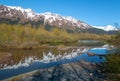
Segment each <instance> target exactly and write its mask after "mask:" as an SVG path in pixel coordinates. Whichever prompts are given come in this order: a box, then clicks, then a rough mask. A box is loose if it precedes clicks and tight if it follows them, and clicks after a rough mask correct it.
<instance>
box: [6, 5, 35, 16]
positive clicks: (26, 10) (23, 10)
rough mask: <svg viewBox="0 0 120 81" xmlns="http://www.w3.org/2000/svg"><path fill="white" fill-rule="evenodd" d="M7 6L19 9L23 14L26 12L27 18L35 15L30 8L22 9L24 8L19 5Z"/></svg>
mask: <svg viewBox="0 0 120 81" xmlns="http://www.w3.org/2000/svg"><path fill="white" fill-rule="evenodd" d="M7 7H8V8H10V9H15V10H18V11H21V12H22V13H23V14H24V13H26V14H27V18H33V17H35V15H36V13H34V12H33V11H32V9H30V8H28V9H24V8H22V7H20V6H7Z"/></svg>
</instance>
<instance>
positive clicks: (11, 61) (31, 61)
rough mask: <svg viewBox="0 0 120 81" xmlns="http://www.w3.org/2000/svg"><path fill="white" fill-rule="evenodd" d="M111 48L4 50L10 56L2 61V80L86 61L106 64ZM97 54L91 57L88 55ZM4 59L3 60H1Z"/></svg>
mask: <svg viewBox="0 0 120 81" xmlns="http://www.w3.org/2000/svg"><path fill="white" fill-rule="evenodd" d="M108 49H109V46H108V45H104V46H96V47H95V46H94V47H89V46H76V47H73V46H72V47H70V46H69V47H64V49H63V48H62V49H61V48H58V47H52V46H49V47H41V48H36V49H31V50H25V49H4V48H1V49H0V52H1V53H6V54H10V55H9V56H6V57H4V59H3V60H0V80H2V79H6V78H9V77H12V76H15V75H18V74H22V73H26V72H30V71H33V70H37V69H42V68H49V67H52V66H58V65H61V64H65V63H70V62H76V61H80V60H85V61H87V62H104V61H106V60H105V58H104V56H102V57H101V56H99V55H101V54H102V55H106V54H108V53H109V51H108ZM88 52H90V53H95V54H96V55H93V56H90V55H88V54H87V53H88ZM0 59H2V58H0Z"/></svg>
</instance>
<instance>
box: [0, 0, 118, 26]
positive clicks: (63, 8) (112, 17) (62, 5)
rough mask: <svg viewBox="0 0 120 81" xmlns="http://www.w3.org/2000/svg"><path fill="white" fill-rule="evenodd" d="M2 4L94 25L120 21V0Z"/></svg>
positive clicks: (42, 0) (13, 0) (2, 0)
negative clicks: (50, 13)
mask: <svg viewBox="0 0 120 81" xmlns="http://www.w3.org/2000/svg"><path fill="white" fill-rule="evenodd" d="M0 4H2V5H8V6H21V7H23V8H31V9H32V10H33V11H35V12H37V13H43V12H53V13H58V14H61V15H64V16H72V17H74V18H77V19H79V20H81V21H84V22H86V23H88V24H90V25H93V26H105V25H113V24H114V23H115V22H118V23H120V0H0Z"/></svg>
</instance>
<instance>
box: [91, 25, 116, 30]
mask: <svg viewBox="0 0 120 81" xmlns="http://www.w3.org/2000/svg"><path fill="white" fill-rule="evenodd" d="M93 27H95V28H98V29H102V30H104V31H117V30H118V29H117V28H116V27H114V26H111V25H107V26H93Z"/></svg>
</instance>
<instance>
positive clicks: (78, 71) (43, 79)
mask: <svg viewBox="0 0 120 81" xmlns="http://www.w3.org/2000/svg"><path fill="white" fill-rule="evenodd" d="M104 80H106V77H105V76H104V75H103V73H102V71H101V66H100V64H97V63H90V62H85V61H83V60H82V61H77V62H73V63H68V64H63V65H60V66H54V67H50V68H46V69H40V70H37V71H33V72H29V73H25V74H22V75H19V76H16V77H13V78H10V79H7V80H3V81H104Z"/></svg>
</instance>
